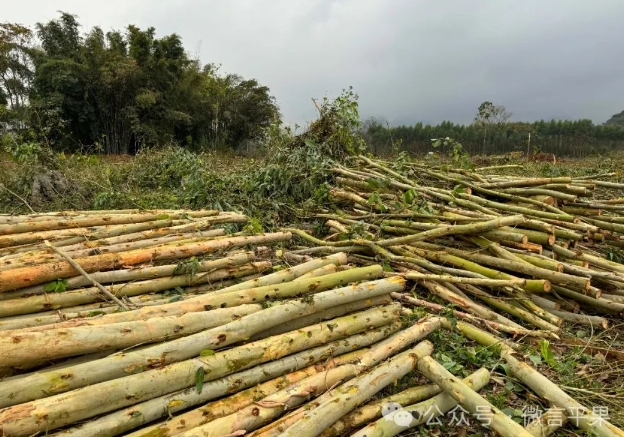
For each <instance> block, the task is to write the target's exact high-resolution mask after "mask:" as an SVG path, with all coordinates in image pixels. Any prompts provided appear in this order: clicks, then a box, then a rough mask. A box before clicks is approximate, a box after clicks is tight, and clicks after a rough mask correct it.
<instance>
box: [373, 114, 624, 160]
mask: <svg viewBox="0 0 624 437" xmlns="http://www.w3.org/2000/svg"><path fill="white" fill-rule="evenodd" d="M496 126H497V127H496V128H490V130H489V131H488V134H487V150H486V152H487V153H496V154H503V153H509V152H511V151H522V152H525V153H526V152H527V141H528V137H529V133H530V135H531V142H530V146H531V147H533V146H535V147H538V148H539V149H540V150H541V151H543V152H546V153H554V154H555V155H557V157H559V156H569V157H585V156H588V155H592V154H594V155H595V154H605V153H608V152H610V151H612V150H614V149H619V150H621V149H624V129H623V128H622V127H621V126H619V125H617V124H613V123H612V124H604V125H595V124H594V123H593V122H592V121H591V120H585V119H582V120H574V121H572V120H550V121H546V120H540V121H536V122H532V123H526V122H510V121H507V122H505V123H501V124H498V125H496ZM361 135H362V136H363V137H365V138H366V139H367V144H368V145H369V147H370V149H371V150H372V151H374V152H375V153H378V154H382V153H391V152H392V150H391V149H392V147H391V143H392V142H394V143H396V142H398V141H401V145H400V149H401V151H405V152H409V153H411V154H426V153H428V152H429V151H430V150H431V149H430V148H431V139H432V138H446V137H450V138H454V139H455V140H457V141H459V142H460V143H461V144H462V146H463V147H464V150H466V152H468V153H470V154H471V155H476V154H480V153H483V140H484V126H482V125H480V124H478V123H472V124H468V125H462V124H455V123H452V122H450V121H443V122H442V123H440V124H437V125H430V124H424V123H415V124H413V125H409V126H405V125H403V126H394V127H387V126H385V125H384V124H382V123H379V122H370V121H367V122H365V123H364V127H363V131H362V132H361ZM390 138H392V140H393V141H390Z"/></svg>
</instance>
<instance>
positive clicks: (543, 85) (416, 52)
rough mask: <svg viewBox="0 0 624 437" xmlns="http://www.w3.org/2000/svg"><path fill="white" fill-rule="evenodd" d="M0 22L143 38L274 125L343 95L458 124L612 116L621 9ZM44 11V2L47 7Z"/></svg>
mask: <svg viewBox="0 0 624 437" xmlns="http://www.w3.org/2000/svg"><path fill="white" fill-rule="evenodd" d="M5 3H8V4H5V5H3V14H2V20H3V21H15V22H20V23H23V24H34V23H35V22H38V21H47V20H49V19H52V18H55V17H56V16H57V15H56V11H57V10H63V11H66V12H70V13H74V14H76V15H78V16H79V19H80V22H81V23H82V24H83V25H84V26H85V27H91V26H94V25H99V26H101V27H102V28H103V29H105V30H109V29H121V28H123V27H125V26H126V25H127V24H130V23H133V24H136V25H139V26H141V27H147V26H154V27H156V30H157V32H158V34H159V35H164V34H167V33H172V32H176V33H178V34H180V35H181V36H182V38H183V40H184V42H185V45H186V47H187V49H188V51H189V52H190V53H191V54H193V55H197V56H199V57H200V59H201V60H202V61H203V62H206V63H207V62H214V63H217V64H221V65H222V69H223V70H224V71H227V72H235V73H239V74H241V75H243V76H245V77H254V78H257V79H258V80H259V81H260V82H261V83H263V84H266V85H267V86H269V87H270V88H271V90H272V92H273V94H274V95H275V96H276V98H277V100H278V102H279V104H280V107H281V108H282V113H283V114H284V116H285V118H286V120H287V121H288V122H291V123H294V122H298V123H300V124H302V123H305V122H307V121H310V120H311V119H313V118H314V115H315V110H314V107H313V105H312V103H311V100H310V99H311V98H313V97H315V98H321V97H323V96H328V97H334V96H336V95H338V94H339V93H340V91H341V89H343V88H346V87H348V86H349V85H353V87H354V89H355V91H356V92H357V93H358V94H359V95H360V107H361V112H362V115H363V116H364V117H366V116H382V117H385V118H386V119H388V120H389V121H390V122H391V123H406V124H412V123H415V122H417V121H424V122H430V123H437V122H440V121H442V120H452V121H455V122H470V121H471V120H472V119H473V117H474V113H475V112H476V108H477V107H478V105H479V104H480V103H481V102H482V101H484V100H491V101H493V102H494V103H496V104H502V105H505V106H506V107H507V108H508V109H509V110H510V111H512V113H513V114H514V116H513V118H514V119H516V120H527V121H530V120H536V119H542V118H544V119H550V118H570V119H577V118H590V119H592V120H594V122H596V123H602V122H604V121H605V120H606V119H608V118H609V117H610V116H611V115H612V114H614V113H616V112H619V111H621V110H622V109H624V58H622V56H621V54H622V48H623V45H624V27H623V26H622V22H623V19H624V2H622V1H621V0H600V1H594V2H589V1H587V0H549V1H540V0H524V1H511V0H481V1H465V0H445V1H439V0H438V1H436V0H423V1H414V0H386V1H382V0H307V1H293V0H270V1H268V0H265V1H254V0H236V1H227V0H212V1H205V0H176V1H173V0H159V1H148V0H107V1H101V0H92V1H89V2H86V1H81V0H57V1H54V2H49V1H48V0H21V1H19V2H10V3H9V2H5ZM50 3H53V5H51V4H50Z"/></svg>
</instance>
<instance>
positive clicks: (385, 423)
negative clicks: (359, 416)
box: [351, 368, 490, 437]
mask: <svg viewBox="0 0 624 437" xmlns="http://www.w3.org/2000/svg"><path fill="white" fill-rule="evenodd" d="M462 382H463V383H464V384H465V385H466V386H468V387H469V388H470V389H472V390H474V391H475V392H477V391H479V390H481V389H482V388H483V387H485V386H486V385H487V384H488V382H490V372H489V371H488V370H487V369H486V368H481V369H479V370H477V371H476V372H474V373H473V374H471V375H470V376H469V377H468V378H464V379H463V380H462ZM455 407H457V401H456V400H455V399H453V397H452V396H451V395H450V394H448V393H446V392H443V393H440V394H438V395H436V396H434V397H432V398H431V399H429V400H426V401H424V402H420V403H418V404H414V405H408V406H403V409H402V410H399V411H404V412H405V413H407V415H406V414H405V413H399V414H400V415H397V413H395V415H394V416H392V417H390V418H388V417H382V418H381V419H379V420H377V421H376V422H371V423H370V424H368V425H367V426H365V427H364V428H362V429H360V430H359V431H357V432H355V433H353V434H351V437H393V436H395V435H397V434H400V433H402V432H406V431H408V430H409V429H411V428H415V427H417V426H419V425H423V424H425V423H427V422H429V421H431V422H432V423H436V422H435V419H437V418H438V417H439V416H440V415H442V414H445V413H447V412H448V411H450V410H452V409H453V408H455ZM399 417H400V419H399V420H397V418H399ZM408 419H409V422H408Z"/></svg>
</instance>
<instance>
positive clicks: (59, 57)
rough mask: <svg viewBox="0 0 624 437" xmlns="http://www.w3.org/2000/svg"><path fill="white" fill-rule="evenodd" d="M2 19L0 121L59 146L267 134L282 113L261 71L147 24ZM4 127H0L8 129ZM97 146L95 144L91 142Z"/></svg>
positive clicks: (240, 140) (123, 149)
mask: <svg viewBox="0 0 624 437" xmlns="http://www.w3.org/2000/svg"><path fill="white" fill-rule="evenodd" d="M33 36H34V32H33V31H32V30H31V29H28V28H25V27H23V26H19V25H16V24H11V23H5V24H1V25H0V126H3V127H4V126H7V127H9V130H10V131H11V132H16V133H17V134H18V135H19V136H20V142H24V143H27V142H30V141H40V142H42V143H46V144H47V145H49V146H52V147H54V149H55V150H67V151H84V148H85V147H93V150H91V151H96V150H99V151H103V152H106V153H109V154H119V153H135V152H136V151H137V150H139V149H142V148H144V147H152V146H158V145H161V144H168V143H171V142H175V143H177V144H180V145H183V146H186V147H189V148H194V149H198V148H207V147H212V148H216V147H227V148H238V147H239V146H240V145H241V144H247V143H249V142H255V141H261V140H263V139H264V137H265V132H266V131H267V130H268V128H269V126H270V125H271V124H272V123H275V122H279V119H280V114H279V110H278V108H277V105H276V103H275V99H274V98H273V97H272V96H271V95H270V90H269V89H268V88H267V87H265V86H262V85H260V84H259V83H258V81H257V80H255V79H244V78H242V77H240V76H238V75H233V74H227V75H223V74H221V73H219V72H218V69H217V68H215V67H214V66H213V65H207V66H202V65H201V63H200V62H199V61H197V60H194V59H191V58H189V56H188V55H187V53H186V51H185V50H184V46H183V44H182V40H181V38H180V37H179V36H178V35H176V34H172V35H165V36H163V37H161V38H157V37H156V31H155V29H154V28H152V27H150V28H148V29H145V30H143V29H139V28H138V27H136V26H132V25H130V26H128V27H127V29H125V32H120V31H116V30H115V31H110V32H106V33H105V32H104V31H102V29H100V28H99V27H94V28H92V29H90V30H88V31H87V32H86V33H85V34H82V33H81V32H80V23H79V22H78V21H77V19H76V17H75V16H73V15H71V14H68V13H61V14H60V16H59V18H57V19H55V20H51V21H49V22H47V23H38V24H37V25H36V36H37V37H38V39H39V41H40V46H35V45H34V42H33ZM2 133H3V132H2V131H0V135H2ZM91 145H92V146H91Z"/></svg>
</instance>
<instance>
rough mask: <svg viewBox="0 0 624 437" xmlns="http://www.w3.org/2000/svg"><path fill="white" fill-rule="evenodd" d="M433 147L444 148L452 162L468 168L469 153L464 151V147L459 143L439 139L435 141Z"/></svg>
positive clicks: (450, 139)
mask: <svg viewBox="0 0 624 437" xmlns="http://www.w3.org/2000/svg"><path fill="white" fill-rule="evenodd" d="M431 141H432V144H431V145H432V147H433V148H438V147H440V148H442V149H445V150H447V153H448V155H449V157H450V158H451V160H452V161H453V162H454V163H455V164H458V165H460V166H462V167H466V166H467V165H468V161H467V158H468V153H467V152H466V151H465V150H464V146H462V145H461V143H459V142H458V141H455V140H454V139H452V138H449V137H446V138H437V139H433V140H431Z"/></svg>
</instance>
